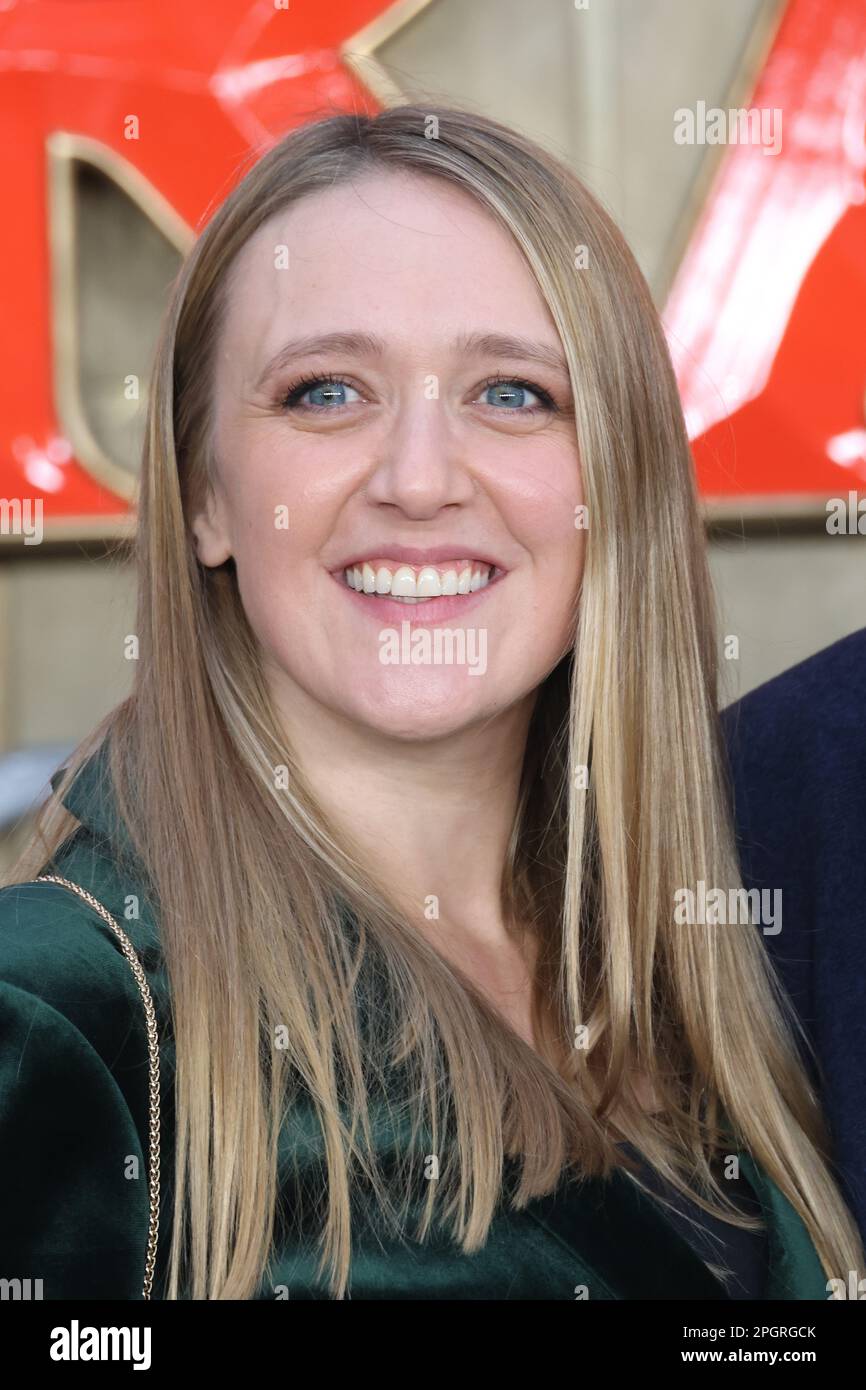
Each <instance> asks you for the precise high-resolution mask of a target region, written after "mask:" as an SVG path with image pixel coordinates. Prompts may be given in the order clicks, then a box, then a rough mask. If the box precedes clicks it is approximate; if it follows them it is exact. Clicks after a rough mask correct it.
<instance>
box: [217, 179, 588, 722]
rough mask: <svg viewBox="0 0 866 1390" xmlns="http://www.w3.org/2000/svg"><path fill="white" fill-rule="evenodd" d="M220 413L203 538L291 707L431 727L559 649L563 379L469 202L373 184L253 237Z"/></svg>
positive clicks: (503, 246)
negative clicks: (226, 570)
mask: <svg viewBox="0 0 866 1390" xmlns="http://www.w3.org/2000/svg"><path fill="white" fill-rule="evenodd" d="M333 335H339V338H336V337H333ZM326 337H328V338H332V341H331V342H330V343H324V342H319V343H318V345H317V340H321V339H324V338H326ZM506 339H508V340H517V339H519V340H521V342H516V341H512V342H507V341H505V340H506ZM536 353H539V354H541V356H542V358H543V359H544V360H538V358H537V357H536V356H535V354H536ZM547 359H550V360H547ZM557 359H559V361H560V363H561V364H560V365H558V364H557ZM305 383H306V384H305ZM214 411H215V414H214V435H213V438H214V450H215V458H214V460H213V491H212V496H211V498H210V500H209V504H208V506H207V508H206V509H205V510H203V511H202V512H201V513H200V514H199V515H198V516H197V517H196V518H195V520H194V532H195V538H196V548H197V553H198V556H199V559H200V560H201V561H202V562H203V563H204V564H206V565H217V564H221V563H222V562H223V561H224V560H226V559H227V557H228V556H230V555H231V556H233V557H234V561H235V565H236V569H237V577H238V583H239V588H240V593H241V597H242V601H243V604H244V608H245V611H246V614H247V617H248V620H249V622H250V624H251V626H252V628H253V631H254V632H255V634H256V636H257V638H258V640H259V642H260V644H261V647H262V650H263V654H264V662H265V671H266V676H267V678H268V682H269V685H270V688H271V689H272V692H273V694H274V696H275V699H276V702H277V706H278V708H282V709H283V710H284V711H286V712H287V713H290V712H292V711H294V713H295V714H296V715H307V716H309V714H310V712H311V709H312V710H314V709H315V708H316V707H317V708H318V709H319V710H322V708H323V707H324V708H325V709H327V710H328V711H330V712H331V714H332V715H337V716H340V717H342V718H343V719H346V720H349V721H352V723H353V724H356V725H360V726H363V727H364V728H365V729H367V730H368V731H372V730H375V731H377V732H378V733H381V734H383V735H391V736H393V737H398V738H401V739H416V738H417V739H423V738H435V737H439V736H443V735H447V734H449V733H454V732H455V731H458V730H460V729H462V728H466V727H468V726H469V725H471V724H474V723H477V722H478V721H481V720H484V719H488V718H489V717H490V716H491V715H494V714H497V713H498V712H500V711H502V710H504V709H507V708H509V707H511V706H513V705H514V704H515V703H516V702H518V701H520V700H521V699H523V698H524V697H526V696H527V695H529V694H530V693H531V692H532V691H534V690H535V689H536V688H537V686H538V685H539V684H540V682H541V681H542V680H543V679H544V677H545V676H546V675H547V674H548V673H549V672H550V671H551V670H552V669H553V667H554V666H555V665H556V664H557V662H558V661H559V659H560V658H561V657H562V655H563V654H564V652H565V651H566V650H567V648H568V646H569V643H570V641H571V638H572V635H573V614H574V609H575V603H576V597H577V592H578V588H579V584H580V577H581V570H582V563H583V538H584V536H585V531H584V530H583V529H578V527H577V526H576V524H575V516H576V512H575V509H576V507H577V506H578V505H579V504H580V503H582V500H583V498H582V492H581V482H580V472H579V463H578V453H577V446H576V441H575V438H574V420H573V400H572V396H571V390H570V382H569V377H568V372H567V369H566V364H565V361H564V359H563V357H562V348H561V344H560V341H559V337H558V334H557V332H556V330H555V327H554V324H553V321H552V318H551V316H550V313H549V311H548V309H547V307H546V305H545V303H544V301H543V299H542V297H541V294H540V292H539V290H538V288H537V286H536V284H535V281H534V280H533V278H532V276H531V274H530V272H529V270H528V269H527V267H526V265H525V264H524V262H523V259H522V257H521V255H520V253H519V251H518V250H517V248H516V246H515V245H514V244H513V243H512V241H511V240H510V238H509V236H508V235H507V233H506V232H505V231H504V230H502V229H501V228H500V227H499V225H498V224H497V223H496V221H495V220H494V219H493V218H492V217H491V216H490V215H489V214H488V213H487V212H486V211H485V210H484V209H483V208H481V207H480V206H479V205H478V204H477V203H476V202H475V200H474V199H473V198H472V197H471V196H470V195H468V194H466V193H464V192H463V191H462V190H460V189H457V188H453V187H451V186H449V185H447V184H445V183H444V182H441V181H439V180H437V179H434V178H426V177H417V176H413V175H406V174H400V173H386V174H382V175H378V174H377V175H367V176H364V177H362V178H360V179H358V180H357V181H356V182H355V183H354V184H353V185H349V184H339V185H335V186H334V187H333V188H330V189H328V190H326V191H324V192H321V193H318V194H316V195H314V196H310V197H308V198H306V199H304V200H303V201H301V202H300V203H298V204H296V205H295V206H294V207H293V208H291V209H290V210H288V211H286V212H283V213H279V214H276V215H275V216H274V217H273V218H272V219H271V220H270V221H269V222H267V223H265V224H264V225H263V226H262V227H261V228H259V230H258V232H257V233H256V234H255V235H254V236H253V237H252V238H251V239H250V241H248V242H247V244H246V245H245V246H244V248H243V250H242V251H241V253H240V255H239V256H238V258H237V260H236V262H235V264H234V267H233V270H232V273H231V287H230V295H229V303H228V312H227V315H226V321H225V324H224V329H223V335H222V338H221V341H220V343H219V348H218V352H217V363H216V372H215V380H214ZM413 598H414V602H412V601H410V600H412V599H413Z"/></svg>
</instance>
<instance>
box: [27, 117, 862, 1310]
mask: <svg viewBox="0 0 866 1390" xmlns="http://www.w3.org/2000/svg"><path fill="white" fill-rule="evenodd" d="M138 560H139V578H140V590H139V592H140V606H139V613H138V622H137V630H136V634H135V636H136V637H137V639H138V653H137V666H136V679H135V686H134V691H133V694H132V695H131V696H130V698H129V699H128V700H126V701H125V702H123V704H121V705H120V706H119V707H118V708H117V709H116V710H114V711H113V712H112V714H111V715H110V716H109V717H108V719H107V720H105V721H104V722H103V724H102V725H100V727H99V729H98V730H97V731H96V733H95V735H94V737H93V738H92V739H91V740H89V741H88V743H87V745H86V746H83V747H82V749H81V750H79V753H78V754H77V755H76V757H75V759H74V760H73V762H72V764H70V768H69V770H68V772H67V773H65V774H64V775H62V776H61V775H60V774H57V775H56V777H55V779H54V782H55V786H54V795H53V797H52V799H51V803H50V805H49V806H48V808H47V814H46V816H45V825H44V830H43V839H42V841H41V843H36V844H34V846H33V848H32V850H31V852H30V853H29V855H28V856H27V857H26V859H25V861H24V862H23V863H22V864H20V865H19V866H18V870H17V873H16V875H15V877H16V878H17V879H18V880H22V881H23V880H33V879H39V880H40V881H38V882H35V883H34V882H22V883H21V886H8V887H7V888H6V889H4V891H3V892H2V894H0V923H2V931H0V939H2V943H3V945H2V970H0V979H2V980H3V981H4V986H3V1009H4V1014H5V1015H6V1021H7V1028H8V1030H9V1036H10V1037H11V1039H12V1045H11V1046H9V1047H7V1049H6V1054H5V1056H6V1061H5V1066H6V1068H7V1071H6V1076H5V1078H4V1086H3V1091H2V1094H3V1096H4V1107H5V1108H4V1113H3V1115H2V1135H3V1144H2V1148H3V1154H4V1157H3V1160H2V1162H3V1165H4V1172H3V1175H4V1176H5V1177H7V1178H8V1181H7V1182H6V1183H4V1184H2V1187H0V1191H2V1192H3V1193H4V1194H6V1196H5V1197H4V1202H5V1203H6V1204H7V1206H8V1205H11V1204H10V1199H9V1196H8V1194H9V1193H10V1191H11V1190H12V1189H13V1187H14V1186H15V1185H16V1184H17V1191H18V1193H19V1194H20V1192H21V1189H22V1185H23V1186H24V1187H25V1188H26V1186H27V1184H28V1182H29V1181H32V1182H33V1183H36V1182H38V1184H39V1186H38V1192H39V1194H40V1202H41V1206H40V1211H41V1215H40V1217H39V1219H38V1220H37V1219H36V1218H35V1217H34V1215H33V1208H32V1207H31V1205H30V1204H29V1203H27V1202H26V1201H23V1202H22V1201H21V1199H20V1197H19V1198H18V1199H16V1202H15V1207H16V1211H15V1213H12V1212H11V1211H8V1210H7V1211H6V1212H5V1213H4V1220H5V1221H6V1222H7V1225H8V1226H9V1227H10V1228H11V1242H12V1243H11V1246H10V1244H9V1240H7V1251H9V1250H10V1249H12V1250H14V1252H15V1257H16V1259H17V1263H18V1265H19V1266H20V1267H21V1270H22V1274H27V1273H28V1272H31V1271H32V1272H34V1273H39V1272H41V1271H42V1270H45V1271H46V1274H45V1290H44V1296H45V1297H68V1296H73V1295H75V1294H84V1295H87V1294H96V1293H99V1292H100V1291H102V1292H105V1291H106V1290H108V1289H110V1290H113V1291H114V1295H115V1296H117V1294H118V1293H119V1292H120V1293H121V1294H122V1296H124V1297H129V1298H133V1297H138V1296H139V1285H140V1284H141V1285H142V1289H141V1291H142V1292H143V1293H144V1295H145V1296H150V1294H151V1291H152V1293H153V1295H154V1296H158V1297H167V1298H177V1297H192V1298H218V1299H225V1298H242V1299H248V1298H274V1297H286V1296H289V1297H320V1298H321V1297H334V1298H343V1297H348V1296H351V1297H355V1298H358V1297H362V1298H374V1297H398V1298H442V1297H457V1298H479V1297H487V1298H490V1297H492V1298H575V1297H590V1298H649V1297H688V1298H726V1297H752V1298H763V1297H787V1298H824V1297H826V1296H827V1295H826V1291H825V1290H826V1282H827V1280H828V1279H829V1278H830V1277H832V1276H836V1275H839V1274H843V1275H844V1272H845V1271H847V1270H848V1269H850V1268H859V1266H860V1264H861V1263H862V1251H861V1248H860V1245H859V1240H858V1236H857V1233H856V1229H855V1227H854V1224H853V1222H852V1220H851V1218H850V1215H849V1214H848V1212H847V1211H846V1209H845V1207H844V1205H843V1203H842V1200H841V1198H840V1195H839V1193H838V1190H837V1187H836V1185H835V1181H834V1177H833V1171H832V1165H831V1159H830V1155H829V1151H828V1142H827V1137H826V1134H825V1131H824V1127H823V1124H822V1119H821V1113H820V1109H819V1105H818V1102H817V1100H816V1097H815V1095H814V1094H813V1092H812V1090H811V1089H810V1086H809V1083H808V1081H807V1079H806V1077H805V1075H804V1073H803V1071H802V1069H801V1065H800V1062H799V1060H798V1057H797V1053H796V1049H795V1046H794V1043H793V1041H792V1036H791V1026H792V1020H791V1019H790V1018H789V1017H788V1015H787V1014H786V1012H785V1009H784V1007H783V1005H782V1003H781V999H780V997H779V995H778V991H777V988H776V985H775V982H774V977H773V976H772V973H771V970H770V967H769V965H768V961H767V958H766V955H765V952H764V948H763V945H762V942H761V939H760V935H759V933H758V932H756V930H755V927H754V925H752V924H750V923H744V924H741V925H737V924H734V925H727V926H713V925H710V924H706V923H701V922H696V923H694V924H692V925H682V924H681V923H679V922H678V921H677V920H676V919H675V912H674V904H675V902H676V901H678V895H681V893H682V890H683V889H685V888H688V887H691V888H693V889H695V888H696V887H697V885H699V884H704V885H713V886H720V887H724V888H728V887H735V886H737V885H738V883H739V879H738V874H737V865H736V860H735V854H734V849H733V838H732V830H731V824H730V818H729V811H728V808H727V804H726V795H725V787H724V779H723V775H722V770H721V769H722V762H721V754H720V741H719V731H718V723H717V714H716V689H715V679H716V676H715V653H716V636H715V631H714V626H713V609H712V603H711V596H710V585H709V581H708V577H707V567H706V559H705V554H704V544H703V537H702V530H701V524H700V520H699V514H698V509H697V505H696V498H695V492H694V486H693V480H692V467H691V459H690V454H689V448H688V442H687V436H686V432H685V429H684V425H683V418H682V412H681V407H680V403H679V399H678V396H677V390H676V385H675V381H674V377H673V374H672V371H671V366H670V362H669V358H668V354H667V350H666V345H665V340H664V336H663V333H662V330H661V327H660V324H659V320H658V317H657V314H656V312H655V310H654V308H653V305H652V302H651V299H650V296H649V293H648V290H647V287H646V284H645V282H644V280H643V278H642V276H641V274H640V272H639V270H638V268H637V266H636V264H635V262H634V260H633V258H632V256H631V254H630V252H629V251H628V249H627V247H626V245H625V243H624V241H623V238H622V236H621V235H620V233H619V232H618V231H617V229H616V227H615V226H614V224H613V223H612V221H611V220H610V218H609V217H608V216H607V215H606V214H605V212H604V211H603V210H602V209H601V207H600V206H599V205H598V204H597V203H596V202H595V201H594V200H593V198H592V197H591V196H590V195H589V193H588V192H587V191H586V189H585V188H584V187H583V186H582V185H581V184H580V182H579V181H578V180H577V179H576V178H575V177H574V176H573V175H572V174H571V173H570V172H569V171H568V170H567V169H566V168H564V167H562V166H560V165H559V164H557V163H556V162H555V161H554V160H553V159H552V158H551V157H550V156H549V155H547V154H546V153H544V152H543V151H541V150H540V149H538V148H537V147H536V146H535V145H533V144H532V143H530V142H529V141H528V140H526V139H525V138H524V137H522V136H520V135H518V134H516V133H514V132H513V131H510V130H508V129H506V128H505V127H503V126H501V125H499V124H497V123H495V122H493V121H489V120H485V119H482V118H480V117H478V116H476V115H474V114H469V113H466V112H462V111H459V110H451V109H445V108H442V109H438V110H437V109H433V110H428V109H425V110H422V109H420V108H417V107H413V106H402V107H398V108H393V109H390V110H387V111H384V112H383V113H381V114H379V115H377V116H375V117H373V118H368V117H355V116H338V117H334V118H329V119H327V120H323V121H321V122H318V123H315V124H311V125H308V126H306V127H304V128H302V129H300V130H298V131H296V132H294V133H292V134H291V135H290V136H288V137H287V138H286V139H284V140H283V141H282V142H281V143H280V144H278V145H277V146H276V147H275V148H273V149H272V150H270V151H269V153H268V154H267V155H266V156H265V157H264V158H263V159H261V160H260V162H259V163H257V164H256V165H255V167H253V168H252V169H251V170H250V171H249V172H248V173H247V175H246V177H245V178H244V179H243V181H242V182H241V183H240V184H239V185H238V187H237V188H236V189H235V190H234V192H233V193H232V194H231V196H230V197H229V198H228V199H227V201H226V202H225V203H224V204H223V206H222V207H221V208H220V209H219V210H218V211H217V213H216V214H215V215H214V217H213V218H212V220H211V221H210V223H209V224H208V225H207V227H206V228H205V230H204V232H203V233H202V235H201V236H200V238H199V240H198V242H197V243H196V245H195V247H194V248H193V250H192V252H191V254H190V256H189V258H188V259H187V261H186V263H185V264H184V266H183V268H182V270H181V273H180V276H179V278H178V281H177V284H176V286H175V289H174V293H173V296H172V300H171V305H170V309H169V312H168V316H167V319H166V322H165V325H164V330H163V333H162V337H161V341H160V345H159V348H158V354H157V361H156V365H155V371H154V375H153V382H152V394H151V399H150V403H149V411H148V426H147V436H146V446H145V451H144V459H143V474H142V483H141V498H140V530H139V541H138ZM52 879H54V880H58V881H56V882H52V881H51V880H52ZM46 880H47V881H46ZM70 884H71V885H73V886H72V887H70V886H69V885H70ZM76 887H77V888H78V889H83V890H84V891H85V892H86V893H89V894H90V895H91V898H90V899H88V900H84V899H82V897H81V895H80V893H79V892H77V891H76ZM124 938H126V939H128V945H127V947H126V950H127V952H128V954H127V955H126V956H125V955H124V954H123V951H122V949H119V948H123V947H124ZM139 959H140V962H141V967H142V968H143V976H142V977H138V978H137V977H136V976H135V975H134V973H133V971H132V969H131V966H132V965H133V964H134V963H135V961H136V960H139ZM149 997H152V999H153V1005H154V1009H155V1014H154V1017H153V1019H152V1021H151V1025H150V1028H149V1031H146V1026H145V1005H146V1004H147V1001H148V998H149ZM154 1060H156V1062H157V1063H158V1067H159V1074H160V1077H161V1081H162V1093H161V1096H159V1095H158V1094H157V1091H156V1086H155V1084H154V1077H155V1071H154V1065H153V1064H154ZM147 1064H149V1066H148V1065H147ZM12 1073H14V1077H13V1075H12ZM149 1077H150V1080H151V1086H150V1090H148V1078H149ZM157 1100H160V1101H161V1104H160V1105H159V1106H157ZM37 1114H38V1115H39V1122H38V1125H37V1121H36V1119H35V1118H34V1117H35V1115H37ZM157 1118H160V1119H161V1124H162V1127H161V1130H160V1135H159V1138H160V1143H159V1145H158V1146H156V1145H154V1148H153V1151H152V1152H151V1151H150V1150H149V1141H150V1140H151V1139H153V1138H154V1136H155V1132H156V1120H157ZM58 1124H60V1125H62V1128H63V1130H64V1132H65V1134H66V1142H67V1144H68V1145H69V1146H70V1157H69V1159H68V1160H67V1165H68V1166H67V1167H65V1168H64V1171H63V1172H62V1173H57V1172H55V1168H56V1167H57V1164H56V1161H55V1159H53V1158H52V1160H51V1161H49V1160H48V1159H47V1158H46V1157H44V1155H43V1151H44V1150H45V1149H46V1147H47V1143H50V1142H51V1136H52V1133H53V1128H52V1126H55V1125H58ZM46 1141H47V1143H46ZM149 1154H150V1157H151V1167H150V1169H148V1155H149ZM160 1161H161V1166H158V1163H159V1162H160ZM160 1175H161V1177H162V1188H160V1184H159V1177H160ZM148 1179H149V1180H148ZM166 1187H167V1188H168V1190H167V1191H166ZM46 1189H47V1190H48V1192H49V1193H52V1194H54V1196H55V1197H56V1203H57V1209H54V1208H52V1206H51V1203H50V1202H48V1201H46V1196H45V1193H46ZM61 1202H62V1203H63V1214H62V1217H61V1213H60V1210H59V1205H60V1203H61ZM19 1212H20V1215H19V1214H18V1213H19ZM758 1216H762V1217H763V1222H761V1221H758V1220H757V1219H756V1218H757V1217H758ZM762 1224H763V1227H764V1229H763V1234H762V1233H761V1230H760V1229H759V1228H760V1227H761V1225H762ZM157 1237H158V1239H157ZM145 1247H146V1249H147V1270H146V1272H144V1271H143V1264H144V1257H145ZM7 1262H8V1261H7ZM143 1272H144V1282H143V1284H142V1277H143ZM151 1276H152V1277H151Z"/></svg>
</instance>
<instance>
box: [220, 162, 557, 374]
mask: <svg viewBox="0 0 866 1390" xmlns="http://www.w3.org/2000/svg"><path fill="white" fill-rule="evenodd" d="M347 327H351V328H355V329H357V328H363V329H366V330H368V331H370V332H373V333H378V334H380V335H381V336H382V337H384V338H386V339H387V340H388V342H389V343H393V345H394V347H395V350H397V351H400V352H402V351H405V350H406V349H410V350H413V351H418V350H419V349H420V348H421V347H422V346H423V347H424V348H425V349H426V348H428V347H430V346H432V345H433V344H435V342H436V341H437V340H438V339H439V338H441V339H443V340H444V339H446V338H447V339H449V340H450V339H451V338H452V337H453V336H454V335H455V333H456V332H458V331H460V330H472V329H475V328H484V329H489V328H491V327H495V328H496V329H497V330H499V331H500V332H513V333H514V334H521V333H522V334H524V335H525V334H526V333H527V331H534V332H535V333H536V334H537V335H538V334H544V336H546V337H547V338H548V340H549V341H550V342H551V343H555V342H556V333H555V330H554V329H553V327H552V319H551V317H550V313H549V310H548V308H547V305H546V304H545V302H544V299H543V297H542V295H541V292H540V290H539V289H538V286H537V284H536V282H535V279H534V277H533V275H532V273H531V271H530V269H529V267H528V265H527V263H526V261H525V259H524V257H523V255H522V253H521V251H520V250H519V248H518V246H517V245H516V243H515V241H514V240H513V238H512V236H511V234H510V233H509V232H508V231H507V229H506V228H505V227H503V226H502V225H501V224H500V223H499V222H497V220H496V219H495V218H494V216H493V215H492V214H491V213H490V212H488V211H487V209H486V208H484V207H483V206H481V204H480V203H479V202H478V201H477V200H476V199H475V198H474V197H473V196H472V195H471V194H470V193H468V192H466V191H464V190H463V189H461V188H457V187H455V186H453V185H449V184H447V183H446V182H445V181H444V180H442V179H439V178H430V177H424V176H418V175H414V174H405V173H402V172H387V173H383V174H378V173H377V174H367V175H364V176H362V177H360V178H355V179H353V180H352V181H351V182H347V183H343V184H337V185H335V186H333V187H331V188H328V189H326V190H323V191H320V192H317V193H315V194H311V195H309V196H307V197H305V198H303V199H301V200H300V201H299V202H298V203H296V204H294V205H293V206H292V207H290V208H287V209H285V210H283V211H281V212H279V213H276V214H274V216H273V217H271V218H269V219H268V221H267V222H265V223H264V224H263V225H262V226H261V227H260V228H258V230H257V231H256V232H255V233H254V234H253V236H252V237H251V238H250V240H249V241H248V242H247V243H246V245H245V246H244V247H243V248H242V249H241V251H240V252H239V253H238V256H237V257H236V260H235V262H234V264H233V266H232V270H231V275H230V281H229V294H228V302H227V312H226V319H225V325H224V342H223V346H224V349H226V350H227V351H229V352H231V353H232V354H233V353H234V352H235V351H243V352H244V354H245V356H246V357H247V358H248V359H249V363H248V365H249V373H250V374H251V375H252V374H254V372H255V369H256V366H257V365H259V366H260V365H261V364H262V363H263V362H264V361H266V360H267V358H268V356H269V355H270V354H271V353H273V352H274V351H276V350H277V348H278V347H279V346H280V343H281V341H282V338H283V337H285V336H286V335H287V333H288V332H289V331H290V332H291V334H292V336H295V335H296V334H297V332H298V331H299V330H301V329H303V330H304V331H305V332H306V331H309V332H322V333H324V332H334V331H339V330H341V329H344V328H347ZM419 333H420V334H421V338H422V340H421V341H419Z"/></svg>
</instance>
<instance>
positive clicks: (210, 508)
mask: <svg viewBox="0 0 866 1390" xmlns="http://www.w3.org/2000/svg"><path fill="white" fill-rule="evenodd" d="M191 529H192V534H193V541H194V544H195V553H196V556H197V557H198V559H199V560H200V561H201V563H202V564H203V565H207V566H209V567H213V566H215V565H222V564H224V563H225V561H226V560H228V559H229V557H230V555H231V553H232V547H231V539H230V536H229V528H228V525H227V524H226V508H225V504H224V501H223V499H222V496H221V495H219V496H217V494H216V493H215V492H214V490H213V489H212V487H210V486H208V489H207V494H206V497H205V502H204V505H203V506H201V507H200V508H199V509H198V510H197V511H195V512H194V513H193V515H192V523H191Z"/></svg>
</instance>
